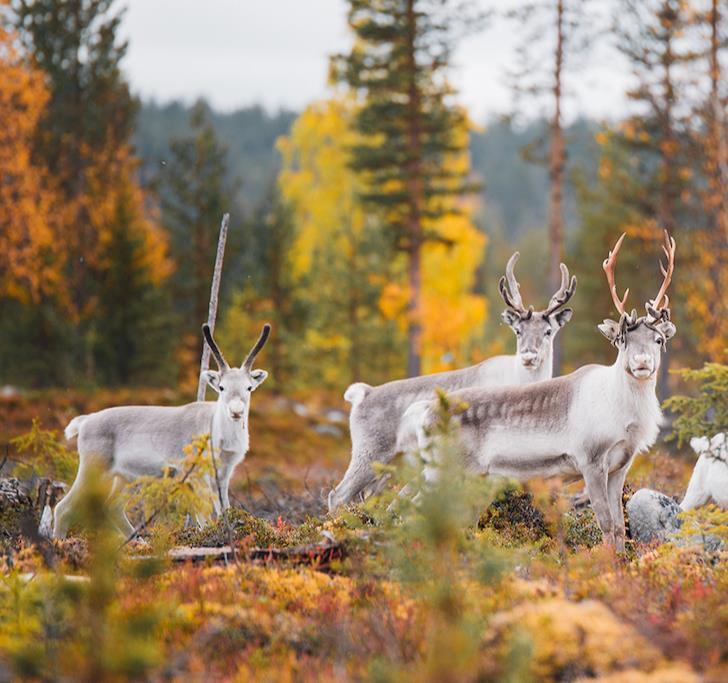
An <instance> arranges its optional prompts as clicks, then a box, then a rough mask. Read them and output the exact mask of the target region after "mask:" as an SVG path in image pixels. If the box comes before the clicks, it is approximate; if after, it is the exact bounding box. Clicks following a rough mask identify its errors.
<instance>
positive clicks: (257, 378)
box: [250, 370, 268, 389]
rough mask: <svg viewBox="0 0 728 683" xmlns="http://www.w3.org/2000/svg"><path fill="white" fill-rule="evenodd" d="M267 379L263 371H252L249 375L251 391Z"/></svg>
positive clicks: (266, 374)
mask: <svg viewBox="0 0 728 683" xmlns="http://www.w3.org/2000/svg"><path fill="white" fill-rule="evenodd" d="M267 377H268V373H267V372H266V371H265V370H253V371H252V372H251V373H250V378H251V379H252V380H253V389H257V388H258V387H259V386H260V385H261V384H263V382H265V380H266V379H267Z"/></svg>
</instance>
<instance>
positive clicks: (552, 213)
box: [549, 0, 566, 375]
mask: <svg viewBox="0 0 728 683" xmlns="http://www.w3.org/2000/svg"><path fill="white" fill-rule="evenodd" d="M564 30H565V28H564V0H557V3H556V53H555V57H556V58H555V60H554V85H553V96H554V115H553V119H552V120H551V145H550V154H549V181H550V193H549V286H550V288H551V290H552V291H554V292H555V291H556V290H558V288H559V286H560V284H561V270H560V268H559V264H560V263H561V261H562V260H563V253H564V230H563V191H564V166H565V163H566V152H565V145H564V130H563V127H562V121H561V99H562V82H561V80H562V75H563V67H564V37H565V36H564ZM553 367H554V374H556V375H557V374H560V372H561V347H560V344H559V343H558V337H557V338H556V339H555V340H554V366H553Z"/></svg>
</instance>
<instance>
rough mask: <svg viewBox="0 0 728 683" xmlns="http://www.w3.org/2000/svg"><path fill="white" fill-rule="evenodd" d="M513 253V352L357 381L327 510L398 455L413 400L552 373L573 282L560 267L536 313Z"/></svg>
mask: <svg viewBox="0 0 728 683" xmlns="http://www.w3.org/2000/svg"><path fill="white" fill-rule="evenodd" d="M518 256H519V254H518V252H515V253H514V254H513V255H512V256H511V258H510V259H509V260H508V264H507V265H506V275H505V277H502V278H501V279H500V283H499V288H500V292H501V296H502V297H503V300H504V301H505V303H506V306H507V308H506V310H505V311H504V312H503V315H502V318H503V321H504V322H505V323H506V324H508V325H509V326H510V327H511V329H512V330H513V332H514V333H515V335H516V353H515V354H514V355H511V356H496V357H494V358H490V359H488V360H485V361H483V362H482V363H479V364H478V365H473V366H471V367H468V368H464V369H461V370H452V371H450V372H440V373H437V374H433V375H425V376H423V377H412V378H409V379H401V380H396V381H394V382H388V383H387V384H382V385H380V386H378V387H372V386H370V385H368V384H364V383H361V382H357V383H356V384H352V385H351V386H350V387H349V388H348V389H347V390H346V393H345V394H344V398H345V399H346V400H347V401H349V402H350V403H351V404H352V408H351V414H350V416H349V425H350V431H351V442H352V450H351V461H350V463H349V467H348V469H347V470H346V474H345V475H344V478H343V479H342V480H341V482H340V483H339V485H338V486H337V487H336V488H335V489H333V490H332V491H331V493H330V494H329V501H328V502H329V512H330V513H333V512H334V511H335V510H336V509H337V508H338V507H339V506H341V505H344V504H346V503H348V502H349V501H351V500H353V499H354V497H355V496H357V495H358V494H360V493H362V492H363V491H364V489H366V488H367V487H368V486H370V485H371V484H372V483H373V482H374V481H375V479H376V475H375V474H374V471H373V469H372V464H373V463H375V462H380V463H388V462H390V461H391V460H392V459H393V458H394V456H395V455H396V454H397V448H396V443H397V429H398V427H399V423H400V420H401V418H402V415H403V414H404V412H405V410H406V409H407V408H408V407H409V406H410V405H411V404H412V403H414V402H415V401H418V400H421V399H424V398H429V397H432V396H433V395H434V391H435V389H436V388H437V387H440V388H442V389H445V390H446V391H455V390H457V389H462V388H464V387H482V386H501V385H508V384H529V383H532V382H537V381H539V380H542V379H548V378H550V377H551V374H552V372H553V340H554V337H555V336H556V334H557V333H558V331H559V330H560V329H561V328H562V327H563V326H564V325H565V324H566V323H567V322H568V321H569V320H570V319H571V315H572V310H571V309H570V308H562V307H563V306H564V305H565V304H566V302H567V301H568V300H569V299H570V298H571V297H572V296H573V294H574V291H575V290H576V278H575V277H572V278H571V280H570V279H569V271H568V269H567V267H566V266H565V265H564V264H563V263H562V264H561V287H560V288H559V290H558V291H557V292H556V293H555V294H554V295H553V296H552V297H551V300H550V301H549V304H548V306H547V307H546V308H545V309H544V310H542V311H538V312H535V311H534V310H533V307H532V306H531V307H529V308H528V309H527V308H526V307H525V306H524V305H523V300H522V299H521V293H520V287H519V285H518V281H517V280H516V277H515V275H514V274H513V268H514V266H515V264H516V261H517V260H518Z"/></svg>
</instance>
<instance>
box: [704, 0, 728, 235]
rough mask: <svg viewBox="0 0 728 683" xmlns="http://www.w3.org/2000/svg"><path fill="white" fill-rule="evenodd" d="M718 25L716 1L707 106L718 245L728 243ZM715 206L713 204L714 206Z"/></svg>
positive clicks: (727, 162)
mask: <svg viewBox="0 0 728 683" xmlns="http://www.w3.org/2000/svg"><path fill="white" fill-rule="evenodd" d="M720 22H721V15H720V8H719V2H718V0H713V1H712V5H711V10H710V103H709V107H710V109H709V113H708V116H709V126H708V127H709V141H710V142H709V145H708V153H709V154H710V155H711V156H712V159H711V160H710V166H711V168H710V181H709V182H710V185H711V187H710V190H711V195H712V197H711V204H712V205H711V213H712V218H713V226H712V227H713V230H714V231H715V235H714V239H715V240H716V242H717V243H718V244H723V245H725V244H726V243H727V242H728V197H727V196H726V185H727V184H728V183H726V173H727V172H728V145H727V144H726V136H725V120H724V118H725V117H724V115H723V106H722V104H721V101H720V90H719V85H720V81H721V77H722V74H721V67H720V59H719V54H720V49H721V37H720V35H719V33H720V32H719V27H720ZM713 203H714V204H713Z"/></svg>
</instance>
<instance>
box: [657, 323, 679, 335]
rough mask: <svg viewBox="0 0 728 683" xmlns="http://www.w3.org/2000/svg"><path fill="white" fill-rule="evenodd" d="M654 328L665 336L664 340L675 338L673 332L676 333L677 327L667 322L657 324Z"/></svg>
mask: <svg viewBox="0 0 728 683" xmlns="http://www.w3.org/2000/svg"><path fill="white" fill-rule="evenodd" d="M655 327H656V328H657V329H658V330H660V332H662V334H664V335H665V339H672V338H673V337H674V336H675V332H677V327H675V325H673V324H672V323H671V322H670V321H669V320H665V321H663V322H661V323H658V324H657V325H655Z"/></svg>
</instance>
